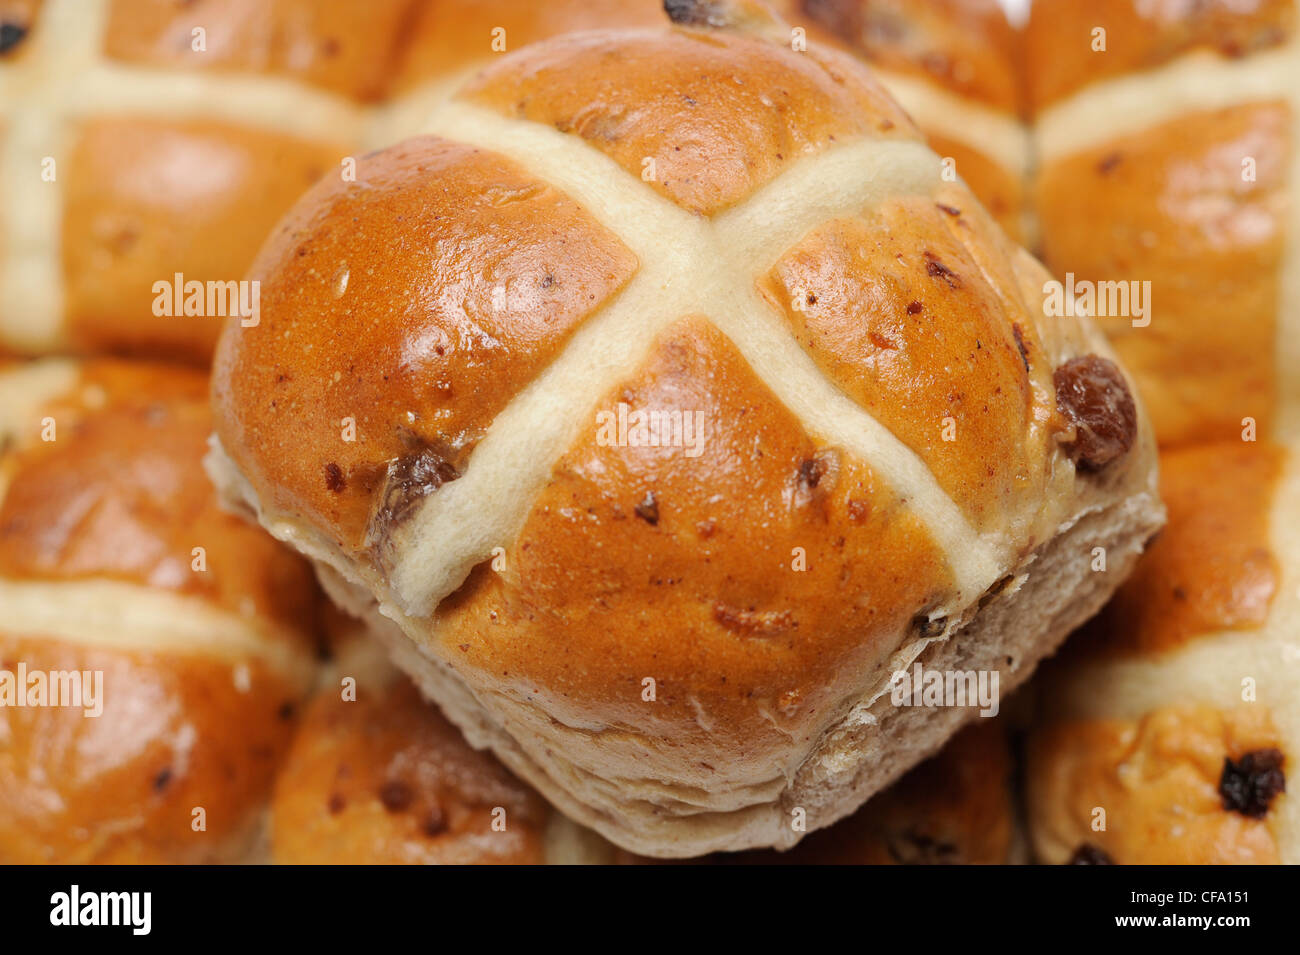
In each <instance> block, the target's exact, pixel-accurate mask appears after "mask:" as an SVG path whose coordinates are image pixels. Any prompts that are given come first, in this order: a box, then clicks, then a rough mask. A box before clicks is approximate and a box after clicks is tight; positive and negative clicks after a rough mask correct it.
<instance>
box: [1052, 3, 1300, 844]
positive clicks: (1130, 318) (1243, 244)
mask: <svg viewBox="0 0 1300 955" xmlns="http://www.w3.org/2000/svg"><path fill="white" fill-rule="evenodd" d="M1026 50H1027V51H1028V57H1029V71H1028V76H1029V85H1030V91H1031V94H1032V99H1033V102H1034V106H1035V110H1036V117H1035V130H1036V142H1037V152H1038V156H1039V171H1038V177H1037V182H1036V184H1035V187H1034V195H1035V200H1036V206H1037V209H1038V213H1039V215H1040V217H1041V227H1042V236H1043V247H1044V251H1045V257H1046V260H1047V262H1048V264H1049V265H1050V266H1051V267H1052V268H1053V270H1054V271H1055V272H1056V273H1057V274H1058V277H1060V278H1061V279H1062V280H1066V279H1067V277H1068V276H1071V275H1072V276H1073V281H1074V283H1075V284H1076V287H1077V286H1078V285H1079V284H1080V283H1084V282H1089V283H1091V282H1111V283H1118V284H1119V285H1122V286H1125V287H1127V289H1128V293H1127V294H1129V295H1130V296H1132V295H1136V294H1138V292H1140V291H1141V292H1144V293H1145V294H1144V297H1145V299H1146V302H1145V305H1144V309H1143V311H1144V314H1140V315H1136V314H1133V310H1132V309H1131V308H1130V309H1129V311H1128V312H1127V313H1123V314H1112V315H1110V316H1107V317H1102V318H1099V322H1100V324H1101V325H1102V327H1103V328H1104V329H1106V330H1107V332H1108V333H1109V335H1110V337H1111V339H1112V341H1113V342H1114V344H1115V349H1116V351H1117V352H1119V354H1120V356H1121V357H1122V358H1123V359H1124V361H1125V363H1126V367H1128V368H1129V369H1130V370H1131V371H1132V373H1133V376H1134V378H1135V379H1136V381H1137V383H1138V389H1139V391H1140V392H1141V394H1142V395H1143V396H1144V397H1145V398H1146V400H1147V402H1148V405H1149V407H1150V409H1151V413H1152V418H1153V420H1154V423H1155V427H1156V431H1157V434H1158V437H1159V440H1160V443H1161V448H1162V450H1161V455H1160V468H1161V489H1162V493H1163V496H1164V499H1165V501H1166V502H1167V504H1168V507H1169V524H1168V526H1167V527H1166V529H1165V530H1164V532H1163V534H1162V536H1161V537H1160V539H1159V540H1158V541H1157V543H1156V544H1155V545H1154V546H1153V547H1152V548H1151V551H1150V553H1149V554H1148V555H1147V556H1146V557H1144V559H1143V561H1142V563H1141V564H1140V565H1139V569H1138V571H1137V573H1136V574H1135V575H1134V577H1133V578H1131V579H1130V581H1129V582H1128V583H1127V584H1125V586H1124V587H1123V589H1122V590H1121V592H1120V594H1119V596H1118V597H1117V598H1116V600H1115V601H1114V602H1113V603H1112V604H1111V605H1110V606H1109V607H1108V608H1107V609H1106V611H1105V612H1104V613H1103V614H1102V615H1101V616H1100V617H1098V618H1097V619H1096V620H1094V621H1092V623H1090V624H1089V626H1088V627H1087V628H1086V630H1085V632H1084V633H1082V634H1080V635H1079V636H1078V637H1077V638H1076V639H1075V640H1073V641H1072V642H1071V643H1070V644H1069V645H1068V647H1067V650H1066V652H1065V653H1064V654H1063V657H1062V659H1061V660H1060V661H1055V662H1054V664H1053V666H1051V667H1050V668H1049V672H1048V673H1046V674H1044V676H1045V681H1044V682H1043V684H1042V686H1041V691H1042V693H1041V696H1042V699H1043V701H1044V713H1043V722H1042V725H1041V726H1040V727H1039V728H1038V729H1037V730H1036V731H1035V733H1034V734H1033V736H1032V738H1031V740H1030V744H1029V763H1028V768H1027V780H1028V809H1029V817H1030V826H1031V831H1032V835H1033V841H1034V846H1035V848H1036V850H1037V853H1038V856H1039V858H1041V859H1042V860H1043V861H1046V862H1065V861H1071V860H1072V861H1075V862H1080V863H1105V862H1114V863H1121V864H1123V863H1228V862H1291V863H1294V862H1300V802H1297V800H1296V797H1295V795H1294V794H1288V793H1287V789H1288V785H1287V783H1288V776H1290V775H1292V774H1293V771H1294V768H1295V765H1296V759H1297V755H1298V754H1300V700H1298V699H1297V694H1296V688H1297V686H1300V538H1297V528H1300V394H1298V393H1297V392H1298V391H1300V376H1297V375H1296V371H1295V370H1296V366H1297V362H1298V360H1300V352H1298V351H1297V349H1298V348H1300V345H1298V344H1297V342H1300V33H1297V20H1296V9H1295V5H1294V4H1293V3H1292V2H1290V0H1259V2H1251V3H1245V4H1241V3H1228V2H1207V3H1202V4H1195V5H1191V6H1186V5H1182V4H1170V5H1160V4H1144V3H1140V2H1137V0H1104V2H1097V0H1088V2H1084V0H1040V2H1039V3H1037V4H1035V7H1034V12H1033V18H1032V20H1031V23H1030V26H1029V31H1028V37H1027V43H1026ZM1130 283H1133V284H1130ZM1142 283H1147V284H1146V286H1145V287H1144V286H1143V285H1142ZM1109 297H1110V292H1109V291H1108V292H1107V293H1106V298H1109ZM1097 298H1098V302H1100V301H1101V300H1102V298H1103V296H1102V295H1101V294H1099V295H1098V296H1097ZM1108 304H1109V303H1108ZM1292 788H1293V787H1292Z"/></svg>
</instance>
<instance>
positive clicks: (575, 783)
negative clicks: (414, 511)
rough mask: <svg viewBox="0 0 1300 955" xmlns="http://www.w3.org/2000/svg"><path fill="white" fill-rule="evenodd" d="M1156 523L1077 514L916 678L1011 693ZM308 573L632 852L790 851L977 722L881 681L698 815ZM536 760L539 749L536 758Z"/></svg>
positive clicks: (476, 738) (583, 816) (561, 805)
mask: <svg viewBox="0 0 1300 955" xmlns="http://www.w3.org/2000/svg"><path fill="white" fill-rule="evenodd" d="M1163 518H1164V509H1163V507H1162V505H1161V504H1160V502H1159V500H1158V498H1156V497H1155V496H1154V495H1153V494H1148V493H1142V494H1137V495H1133V496H1131V497H1129V498H1125V499H1122V500H1120V501H1118V502H1116V503H1115V504H1113V505H1111V506H1109V507H1107V508H1104V509H1101V510H1097V511H1093V512H1091V513H1089V514H1086V515H1084V516H1083V517H1081V518H1080V519H1079V520H1078V521H1077V522H1076V523H1075V524H1074V525H1073V526H1071V527H1070V528H1068V529H1067V530H1065V531H1063V532H1062V533H1060V534H1058V535H1057V536H1056V537H1055V538H1053V539H1052V540H1051V541H1049V542H1048V543H1047V544H1046V545H1044V546H1043V547H1042V548H1040V549H1039V550H1038V551H1037V552H1036V553H1035V554H1034V555H1033V557H1032V559H1031V560H1030V561H1028V562H1026V564H1025V565H1024V566H1022V567H1021V568H1020V570H1019V572H1018V573H1016V574H1013V575H1011V582H1010V584H1008V585H1006V586H1003V587H1001V588H1000V589H999V590H998V591H997V592H996V593H990V595H987V596H986V597H985V598H984V599H983V600H982V601H981V606H979V607H978V608H977V609H974V610H973V616H972V617H971V618H970V619H969V620H968V621H966V622H965V623H964V624H963V625H962V626H960V627H958V628H955V629H954V630H953V631H952V632H951V634H950V635H949V636H947V637H946V638H944V639H942V640H938V641H935V642H932V643H930V644H928V645H926V646H925V647H924V649H922V650H921V652H920V654H919V655H918V656H916V657H915V662H919V663H920V664H921V665H922V667H923V668H924V669H925V670H937V671H944V672H946V671H969V670H974V671H998V674H999V690H1000V693H1001V694H1002V695H1005V694H1008V693H1010V691H1011V690H1012V689H1014V688H1015V687H1016V686H1018V685H1019V684H1021V683H1022V682H1024V681H1025V680H1026V679H1027V678H1028V677H1029V675H1030V674H1031V673H1032V672H1033V670H1034V667H1035V666H1036V665H1037V663H1038V661H1039V660H1041V659H1042V658H1043V657H1045V656H1047V655H1048V654H1050V653H1052V652H1053V651H1054V650H1055V649H1056V648H1057V647H1058V646H1059V645H1060V643H1061V642H1062V641H1063V640H1064V639H1065V637H1066V636H1067V635H1068V634H1069V633H1070V632H1071V631H1072V630H1074V629H1076V628H1077V627H1078V626H1079V625H1080V624H1082V623H1083V622H1084V621H1085V620H1087V619H1088V618H1089V617H1091V616H1092V615H1094V614H1095V613H1096V612H1097V611H1098V610H1099V609H1100V608H1101V606H1102V605H1103V604H1104V603H1105V602H1106V600H1107V599H1108V598H1109V596H1110V595H1111V593H1112V592H1113V591H1114V589H1115V587H1116V586H1117V585H1118V583H1119V582H1120V581H1122V580H1123V579H1124V578H1125V577H1126V576H1127V575H1128V573H1129V571H1130V570H1131V569H1132V567H1133V564H1134V562H1135V561H1136V559H1137V557H1138V556H1139V555H1140V553H1141V552H1142V550H1143V547H1144V546H1145V543H1146V541H1147V540H1148V538H1149V537H1150V536H1151V535H1152V534H1153V533H1154V532H1155V531H1156V530H1157V529H1158V528H1159V527H1160V525H1161V524H1162V523H1163ZM1097 548H1103V549H1104V551H1105V563H1106V569H1105V570H1104V571H1096V570H1094V569H1093V567H1094V566H1095V562H1096V560H1097V556H1096V555H1097V551H1096V549H1097ZM316 566H317V570H318V573H319V576H320V578H321V582H322V584H323V585H324V587H325V590H326V592H327V593H328V594H329V595H330V597H331V598H332V599H333V600H334V601H335V602H336V603H338V604H339V605H340V606H341V607H343V609H344V610H346V611H348V612H349V613H351V614H353V615H355V616H357V617H360V618H361V619H363V620H364V621H365V622H366V625H367V626H368V628H369V629H370V630H371V631H372V632H373V634H374V635H375V636H376V637H377V638H378V639H379V640H381V641H382V642H383V643H384V644H385V645H386V646H387V647H388V648H389V651H390V653H391V654H392V656H393V659H394V661H395V662H396V663H397V664H398V665H399V666H400V667H401V668H402V669H404V670H405V671H406V672H407V673H408V674H410V675H411V676H412V677H413V678H414V679H415V680H416V682H417V683H418V684H419V686H420V688H421V690H422V692H423V693H424V694H425V695H426V696H427V697H429V698H430V699H432V700H433V701H434V702H436V703H437V704H438V706H439V707H440V708H441V709H442V710H443V712H444V713H445V714H446V715H447V717H448V718H449V719H450V720H451V721H452V722H453V723H454V724H455V725H456V726H458V727H459V728H460V729H461V731H462V732H463V733H464V734H465V737H466V739H467V740H468V741H469V742H470V744H471V745H473V746H475V747H477V748H480V749H491V750H492V751H493V752H495V753H496V755H497V756H498V757H499V758H500V759H501V761H502V762H503V763H505V765H506V766H508V767H509V768H510V769H511V770H512V771H513V772H515V773H516V774H517V775H518V776H520V777H521V778H522V779H525V780H526V781H527V782H529V783H530V784H531V785H532V786H534V787H535V788H536V789H537V790H539V791H540V792H541V793H542V795H543V796H545V797H546V799H548V800H549V801H550V802H551V803H552V804H553V805H554V806H555V807H557V808H558V809H560V810H561V811H562V812H563V813H565V814H566V815H567V816H569V817H570V818H571V819H573V820H574V821H576V822H578V823H580V824H581V825H582V826H585V827H588V828H590V829H592V830H595V831H596V832H598V833H599V834H600V835H602V836H604V837H605V838H607V839H609V840H610V841H611V842H613V843H615V844H616V845H618V846H621V847H622V848H624V849H627V850H629V851H631V852H634V853H637V854H639V855H645V856H654V857H659V858H687V857H691V856H699V855H704V854H706V853H710V852H717V851H735V850H742V849H751V848H766V847H775V848H789V847H790V846H792V845H794V844H795V843H797V842H798V841H799V840H800V839H801V838H802V837H803V835H804V834H805V833H804V832H803V831H797V830H796V829H795V828H794V827H793V826H792V825H791V821H792V819H795V818H796V817H797V816H799V815H800V814H797V813H796V812H795V810H796V809H800V808H801V809H803V810H804V813H803V814H802V816H803V817H804V818H806V819H807V820H808V828H809V829H813V828H821V827H824V826H828V825H831V824H832V823H834V822H836V821H838V820H840V819H842V818H844V817H846V816H848V815H850V814H851V813H853V812H854V811H855V810H856V809H858V807H859V806H861V805H862V804H863V803H864V802H865V801H866V800H867V799H868V798H869V797H871V796H872V795H873V794H874V793H876V792H879V791H880V790H882V789H884V788H885V787H886V786H888V785H889V784H890V783H892V782H893V781H894V780H896V779H897V778H899V777H900V776H902V775H903V774H904V773H905V772H906V771H907V770H908V769H910V768H911V767H912V766H914V765H916V764H917V763H919V762H921V761H922V760H924V759H926V758H927V757H929V756H931V755H933V754H934V753H935V752H937V751H938V750H939V749H940V748H941V747H942V746H943V744H944V743H945V742H946V741H947V740H948V739H949V738H950V737H951V736H952V735H953V734H954V733H956V732H957V730H959V729H960V728H961V727H962V726H963V725H965V724H966V723H967V722H969V721H971V720H973V719H977V718H979V716H978V708H977V707H899V706H895V705H894V704H893V702H892V700H891V696H890V693H889V692H888V680H889V677H890V674H887V673H886V674H883V675H882V676H881V677H880V680H879V681H878V682H877V685H876V686H875V687H873V689H872V691H871V692H869V693H868V694H864V696H863V697H861V698H860V699H859V700H857V701H849V702H847V703H846V704H845V705H844V706H843V708H842V710H843V711H842V713H841V714H840V716H839V718H838V719H837V720H835V721H834V722H833V723H832V724H831V726H830V728H829V729H828V730H827V731H826V732H825V733H823V734H822V737H821V739H820V741H819V743H818V744H817V745H816V747H815V748H814V749H813V751H812V753H811V755H810V756H809V757H808V758H807V759H806V760H804V762H803V763H802V765H801V766H800V768H799V770H798V771H797V772H796V773H795V774H794V775H793V777H791V778H789V779H788V780H787V781H786V784H785V786H784V788H782V789H780V790H778V791H776V792H769V791H763V792H758V791H755V792H753V793H752V794H751V795H752V796H753V801H752V802H751V803H749V804H747V805H743V806H741V807H739V808H735V809H732V810H729V811H701V810H700V808H699V806H698V804H692V803H691V801H690V800H691V798H692V796H691V794H688V793H682V794H681V798H675V797H674V794H673V793H672V792H671V786H668V785H666V784H665V783H663V782H662V781H660V780H645V781H644V785H643V786H641V785H638V784H637V782H636V781H634V780H626V779H622V780H617V781H610V780H606V779H602V778H599V777H598V776H596V775H594V774H592V773H591V772H589V771H587V770H585V769H584V768H583V767H581V766H579V765H578V764H577V762H576V761H575V760H574V759H571V758H570V757H569V755H568V754H566V752H565V751H564V747H562V746H557V745H556V741H555V739H554V737H548V738H546V739H543V738H541V737H540V736H536V737H535V738H532V739H530V738H529V737H530V736H531V735H533V734H532V733H531V732H530V730H529V727H530V726H531V725H533V723H534V722H535V721H536V719H537V714H536V713H528V712H522V711H521V712H515V710H517V709H519V707H520V704H519V703H518V702H517V701H513V700H509V699H503V698H498V699H496V700H494V701H493V703H494V705H495V706H496V708H497V710H498V713H494V712H492V711H490V710H489V709H488V708H487V707H486V706H484V705H483V704H482V703H480V702H479V700H478V698H477V697H476V695H475V693H474V692H473V690H472V689H471V688H470V687H469V686H467V685H466V684H465V683H464V681H463V680H461V679H460V678H459V677H458V676H456V674H455V673H454V672H453V671H452V670H451V669H450V668H449V667H447V666H446V665H445V664H443V663H441V662H440V661H438V660H436V659H433V658H431V657H429V656H427V655H426V654H424V653H423V652H422V651H421V650H420V649H419V648H418V647H417V646H416V644H415V643H413V642H412V641H411V640H410V639H408V638H407V637H406V636H405V634H403V632H402V631H401V629H400V628H399V627H398V626H397V625H396V624H395V623H394V622H393V621H391V620H389V619H388V618H387V617H385V616H383V615H382V614H380V612H379V609H378V606H377V605H376V603H375V601H374V599H373V598H372V597H371V595H370V594H369V593H368V592H367V591H365V590H364V589H363V588H362V587H360V586H357V585H355V584H352V583H349V582H348V581H346V580H344V579H343V578H342V577H341V576H340V575H339V573H338V572H337V571H335V570H334V569H332V568H331V567H330V566H329V565H328V564H326V563H324V562H323V561H320V560H317V561H316ZM912 663H913V661H910V660H909V663H908V666H909V667H910V666H911V665H912ZM502 717H504V720H503V719H502ZM573 735H574V738H573V740H572V745H573V746H574V747H575V752H578V751H580V748H581V747H582V746H583V745H584V739H583V738H582V737H583V734H581V733H579V732H578V731H576V730H575V731H573ZM537 754H544V756H545V761H542V760H541V759H539V758H538V756H537ZM814 821H815V822H814ZM579 854H580V855H581V854H583V853H579Z"/></svg>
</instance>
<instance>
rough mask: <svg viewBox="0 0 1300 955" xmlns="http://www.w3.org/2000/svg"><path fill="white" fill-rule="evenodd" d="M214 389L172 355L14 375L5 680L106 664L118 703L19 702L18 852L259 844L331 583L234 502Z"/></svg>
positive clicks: (11, 804)
mask: <svg viewBox="0 0 1300 955" xmlns="http://www.w3.org/2000/svg"><path fill="white" fill-rule="evenodd" d="M205 391H206V382H205V378H204V376H202V375H200V374H198V373H195V372H189V371H182V370H176V369H171V368H166V367H162V366H157V365H145V364H140V365H132V364H123V363H116V362H90V363H85V364H77V363H71V362H60V361H44V362H36V363H32V364H29V365H25V366H21V367H17V366H15V367H11V368H8V369H6V370H4V371H3V372H0V394H3V397H4V401H3V402H0V404H3V407H4V409H5V410H4V414H3V415H0V447H3V448H4V452H3V454H2V455H0V602H3V605H4V607H5V620H4V623H3V624H2V625H0V670H3V671H5V675H6V677H7V678H8V679H9V680H10V681H17V680H18V679H19V676H18V675H19V674H22V673H26V674H28V675H29V676H30V675H33V674H40V675H42V677H43V678H44V679H46V680H47V681H48V682H49V685H50V686H51V687H53V684H54V681H55V680H56V678H58V679H62V678H61V677H57V675H58V674H60V673H62V674H69V673H73V674H75V673H80V674H82V675H83V676H84V675H86V674H89V675H90V676H89V679H90V680H93V681H94V682H93V683H90V684H88V685H86V686H85V691H86V692H87V693H91V694H94V695H96V696H97V706H98V708H99V709H100V712H99V713H98V714H93V715H85V714H86V712H87V711H93V710H94V709H95V708H96V701H93V700H90V699H89V697H86V696H83V697H82V700H83V702H84V703H85V704H86V705H85V706H84V707H83V706H79V705H71V706H70V705H68V703H67V701H66V699H65V701H64V703H63V705H48V704H51V703H53V702H54V700H53V699H52V698H51V697H49V696H47V697H46V698H45V701H44V702H45V703H46V704H47V705H39V706H38V705H35V704H36V703H40V702H41V700H40V699H39V698H37V697H32V696H31V695H30V691H29V688H30V686H31V684H28V685H27V686H23V687H21V688H20V692H22V691H28V692H27V693H26V695H25V699H27V700H28V703H27V704H26V705H22V704H18V705H13V701H10V702H9V703H7V705H5V706H4V707H0V739H3V740H4V743H5V745H4V747H3V749H0V859H3V860H5V861H6V862H11V863H36V862H64V863H91V862H101V863H128V862H139V863H177V862H180V863H188V862H212V861H223V862H232V861H240V860H242V859H245V858H247V857H248V855H249V853H251V852H253V851H254V850H255V848H256V845H257V842H258V840H259V836H260V828H261V826H260V823H261V814H262V809H263V807H264V805H265V801H266V798H267V795H268V792H269V788H270V784H271V780H272V778H273V775H274V772H275V770H276V768H277V764H278V760H279V757H280V755H281V754H282V753H283V752H284V750H285V748H286V747H287V745H288V741H289V735H290V731H291V729H292V725H293V720H294V716H295V708H296V706H297V703H298V701H299V700H300V699H301V698H302V695H303V693H304V691H305V690H306V688H307V686H308V685H309V683H310V679H311V672H312V662H313V661H312V646H311V636H310V626H311V618H312V612H311V607H312V586H311V579H310V574H309V571H308V570H307V568H306V567H305V566H304V565H303V564H302V563H301V562H299V561H298V560H297V559H296V558H295V557H293V556H292V555H290V554H289V553H287V552H286V551H284V550H283V549H282V548H281V547H279V546H278V545H276V544H275V543H274V542H273V541H271V540H269V539H267V538H266V536H265V535H264V534H262V533H261V532H260V531H258V530H257V529H256V528H253V527H250V526H248V525H247V524H245V523H244V522H242V521H240V520H239V519H238V518H235V517H232V516H231V515H229V514H226V513H223V512H221V511H220V510H218V508H217V505H216V501H215V498H214V496H213V493H212V488H211V486H210V485H209V484H208V482H207V480H206V476H205V475H204V474H203V470H202V465H201V460H202V454H203V447H204V442H205V438H206V435H207V432H208V429H209V428H210V426H211V425H210V417H209V413H208V409H207V403H206V400H205ZM15 685H17V684H16V683H15ZM95 686H98V688H99V689H98V691H96V690H95V689H94V687H95ZM49 692H53V691H52V689H51V690H50V691H49ZM199 810H201V812H199Z"/></svg>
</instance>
